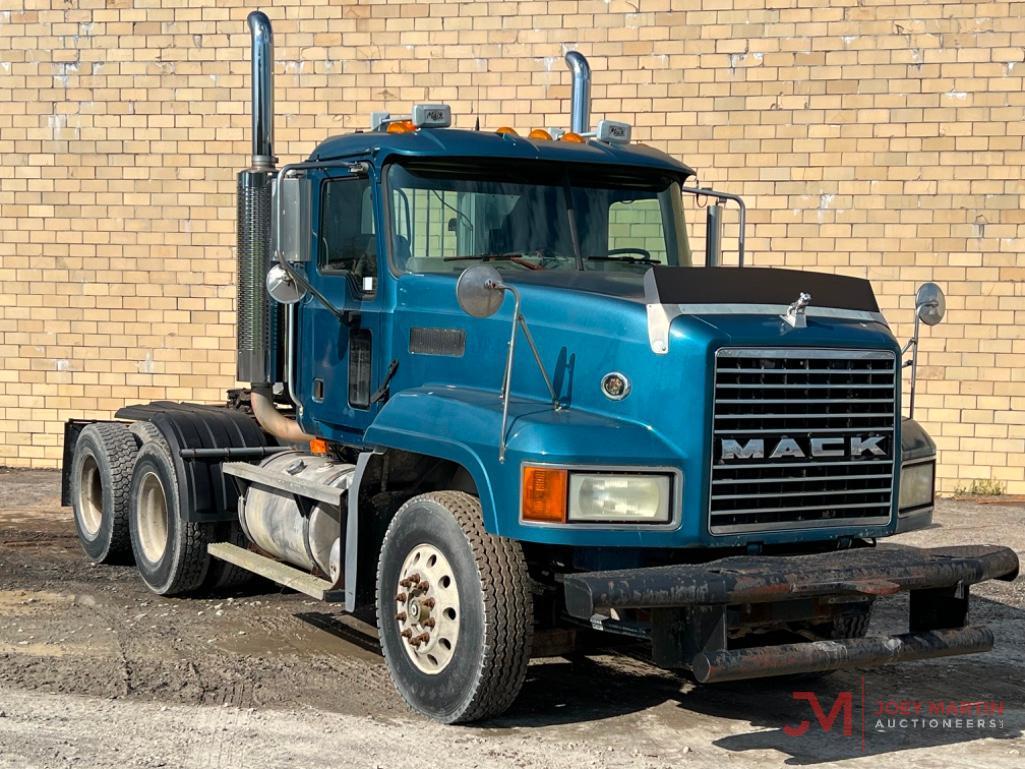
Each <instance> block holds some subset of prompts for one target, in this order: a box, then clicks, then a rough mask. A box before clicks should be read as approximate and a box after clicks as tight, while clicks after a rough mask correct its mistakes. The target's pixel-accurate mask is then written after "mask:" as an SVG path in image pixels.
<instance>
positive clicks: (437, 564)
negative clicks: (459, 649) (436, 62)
mask: <svg viewBox="0 0 1025 769" xmlns="http://www.w3.org/2000/svg"><path fill="white" fill-rule="evenodd" d="M395 621H396V623H397V624H398V627H399V634H400V636H401V637H402V646H403V647H404V648H405V650H406V654H407V655H408V656H409V659H410V660H411V661H412V662H413V664H414V665H416V667H417V669H419V670H420V671H421V672H423V673H426V674H428V675H437V674H438V673H440V672H441V671H442V670H444V669H445V668H446V667H448V664H449V663H450V662H451V661H452V657H453V655H454V654H455V650H456V644H457V643H458V641H459V624H460V610H459V590H458V588H457V586H456V580H455V573H454V572H453V570H452V566H451V564H450V563H449V561H448V559H447V558H446V557H445V554H444V553H442V552H441V551H440V550H439V549H438V548H436V547H435V546H434V545H428V544H421V545H417V546H416V547H414V548H413V549H412V550H411V551H410V552H409V555H407V556H406V559H405V561H403V563H402V568H401V569H400V570H399V579H398V585H397V586H396V594H395Z"/></svg>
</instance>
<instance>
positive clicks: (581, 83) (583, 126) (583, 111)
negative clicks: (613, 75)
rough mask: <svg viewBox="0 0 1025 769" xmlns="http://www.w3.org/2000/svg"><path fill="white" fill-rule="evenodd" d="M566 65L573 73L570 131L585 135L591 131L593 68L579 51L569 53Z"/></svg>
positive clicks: (567, 53)
mask: <svg viewBox="0 0 1025 769" xmlns="http://www.w3.org/2000/svg"><path fill="white" fill-rule="evenodd" d="M566 64H567V65H568V66H569V68H570V71H571V72H572V73H573V91H572V93H571V96H570V107H569V109H570V127H569V130H570V131H572V132H573V133H576V134H585V133H587V132H588V131H590V130H591V66H590V65H589V64H588V63H587V59H586V58H585V57H584V55H583V54H582V53H580V52H579V51H567V52H566Z"/></svg>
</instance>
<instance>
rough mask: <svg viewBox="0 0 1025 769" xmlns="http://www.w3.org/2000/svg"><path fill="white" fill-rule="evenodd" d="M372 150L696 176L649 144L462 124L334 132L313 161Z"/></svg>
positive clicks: (382, 156) (378, 154)
mask: <svg viewBox="0 0 1025 769" xmlns="http://www.w3.org/2000/svg"><path fill="white" fill-rule="evenodd" d="M368 154H369V155H371V156H372V157H373V158H374V159H375V160H376V161H377V162H379V163H383V162H384V161H385V160H386V159H387V158H388V157H390V156H392V155H400V156H403V157H409V158H421V159H425V160H426V159H431V158H445V159H456V158H472V159H480V160H484V159H495V160H522V161H530V160H541V161H549V162H563V163H589V164H601V165H609V166H619V167H624V166H626V167H633V168H645V169H651V170H657V171H662V172H663V173H668V174H671V175H673V176H678V177H679V178H680V180H681V181H682V180H683V179H685V178H687V177H688V176H693V175H694V171H693V169H691V168H690V167H689V166H687V165H685V164H683V163H681V162H680V161H679V160H676V159H675V158H673V157H670V156H669V155H667V154H665V153H664V152H662V151H660V150H657V149H655V148H653V147H648V146H647V145H644V144H607V143H605V142H599V141H596V140H593V139H592V140H588V141H587V142H586V143H584V144H577V143H573V142H565V141H543V140H537V141H536V140H533V139H528V138H526V137H524V136H514V135H512V134H499V133H495V132H493V131H467V130H463V129H459V128H421V129H419V130H416V131H411V132H408V133H386V132H384V131H368V132H365V133H351V134H344V135H342V136H333V137H331V138H329V139H326V140H324V141H323V142H321V144H320V145H319V146H318V147H317V148H316V149H315V150H314V151H313V154H312V155H311V156H310V160H311V161H326V160H337V159H341V158H346V157H356V156H364V157H365V156H366V155H368Z"/></svg>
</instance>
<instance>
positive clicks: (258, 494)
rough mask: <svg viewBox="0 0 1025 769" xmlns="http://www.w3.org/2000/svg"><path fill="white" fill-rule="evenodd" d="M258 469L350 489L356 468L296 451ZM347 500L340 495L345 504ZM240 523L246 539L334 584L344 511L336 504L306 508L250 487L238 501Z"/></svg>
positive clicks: (281, 495)
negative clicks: (324, 577) (318, 572)
mask: <svg viewBox="0 0 1025 769" xmlns="http://www.w3.org/2000/svg"><path fill="white" fill-rule="evenodd" d="M260 466H261V467H262V468H264V469H266V470H270V471H272V472H276V473H281V474H283V475H290V476H292V477H294V478H299V479H302V480H304V481H308V482H312V483H317V484H320V485H323V486H333V487H335V488H338V489H343V490H348V488H349V484H350V483H351V482H352V476H353V471H354V470H355V466H354V465H350V464H345V463H344V462H339V461H337V460H334V459H331V458H329V457H318V456H313V455H311V454H305V453H303V452H299V451H284V452H281V453H280V454H275V455H274V456H272V457H270V458H268V459H266V460H264V461H263V462H261V463H260ZM345 500H346V496H344V495H343V496H342V504H343V505H344V504H345ZM239 520H240V522H241V524H242V529H243V530H244V531H245V533H246V536H247V537H248V538H249V539H250V540H251V541H252V542H253V543H254V544H255V545H257V546H258V547H259V548H260V549H261V550H264V551H266V552H267V553H269V554H271V555H273V556H274V557H276V558H279V559H281V560H282V561H285V562H286V563H290V564H292V565H293V566H298V567H300V568H303V569H306V570H308V571H311V572H312V571H318V570H319V571H321V572H323V573H324V574H326V575H327V576H328V577H329V578H330V579H331V580H332V581H334V580H335V579H336V578H337V577H338V572H339V569H340V564H341V558H340V557H339V556H340V552H341V540H340V534H341V521H342V512H341V510H340V509H339V508H338V507H335V506H334V505H328V504H324V503H321V502H313V501H310V502H309V506H308V507H306V509H305V510H304V509H303V508H300V506H299V505H298V504H297V503H296V499H295V496H293V495H292V494H288V493H286V492H283V491H279V490H277V489H269V488H266V487H264V486H255V485H254V486H251V487H250V488H249V490H248V491H247V492H246V495H245V497H244V498H242V499H240V500H239Z"/></svg>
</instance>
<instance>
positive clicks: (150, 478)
mask: <svg viewBox="0 0 1025 769" xmlns="http://www.w3.org/2000/svg"><path fill="white" fill-rule="evenodd" d="M136 509H137V510H138V517H139V520H138V526H139V545H140V546H141V547H142V554H143V555H144V556H145V558H146V560H147V561H149V562H150V563H158V562H159V561H160V559H161V558H162V557H163V555H164V551H165V550H166V549H167V495H166V494H164V484H163V483H161V482H160V478H159V477H158V476H157V474H156V473H153V472H149V473H146V475H144V476H143V478H142V481H141V482H140V483H139V503H138V505H137V506H136Z"/></svg>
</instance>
